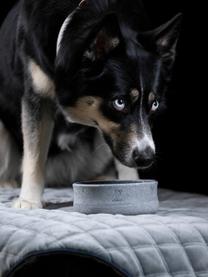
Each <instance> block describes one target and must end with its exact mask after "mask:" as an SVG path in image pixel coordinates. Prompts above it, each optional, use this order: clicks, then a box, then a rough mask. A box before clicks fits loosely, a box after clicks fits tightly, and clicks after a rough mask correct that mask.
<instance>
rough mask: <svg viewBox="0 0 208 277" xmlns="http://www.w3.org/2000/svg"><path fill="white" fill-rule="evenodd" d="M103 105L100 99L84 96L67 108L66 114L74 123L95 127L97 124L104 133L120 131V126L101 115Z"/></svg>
mask: <svg viewBox="0 0 208 277" xmlns="http://www.w3.org/2000/svg"><path fill="white" fill-rule="evenodd" d="M101 103H102V99H101V98H100V97H92V96H84V97H81V98H79V99H78V101H77V102H76V103H75V105H74V106H73V107H69V108H67V110H65V114H66V116H67V117H68V119H69V120H70V121H72V122H76V123H80V124H85V125H89V126H94V127H95V126H96V123H97V124H98V125H99V127H100V129H101V130H102V131H103V132H105V133H107V134H110V133H111V132H115V131H116V130H118V129H119V127H120V125H119V124H117V123H115V122H113V121H111V120H109V119H108V118H106V117H105V116H104V115H103V114H102V113H101V110H100V106H101Z"/></svg>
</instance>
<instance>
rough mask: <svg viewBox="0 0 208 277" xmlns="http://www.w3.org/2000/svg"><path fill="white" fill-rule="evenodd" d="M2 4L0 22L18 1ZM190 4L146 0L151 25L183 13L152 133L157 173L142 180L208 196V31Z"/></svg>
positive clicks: (199, 12) (182, 1)
mask: <svg viewBox="0 0 208 277" xmlns="http://www.w3.org/2000/svg"><path fill="white" fill-rule="evenodd" d="M57 1H58V0H57ZM127 1H128V0H127ZM129 1H131V0H129ZM2 2H5V3H4V5H3V3H1V10H0V12H1V17H0V18H1V19H3V17H4V16H5V15H6V13H7V11H8V9H9V8H10V7H11V6H12V4H13V3H14V2H15V0H10V1H8V0H7V1H6V0H2ZM191 2H192V1H188V3H186V2H185V0H180V1H179V0H178V1H177V0H157V1H153V0H144V3H145V6H146V8H147V11H148V13H149V15H150V18H151V19H152V24H153V26H157V25H159V24H161V23H163V22H165V21H167V20H169V19H170V18H171V17H172V16H173V15H175V14H176V13H178V12H182V13H183V15H184V19H183V25H182V32H181V36H180V41H179V45H178V56H177V61H176V64H175V67H174V74H173V81H172V83H171V86H170V89H169V91H168V94H167V107H168V109H167V111H166V112H165V113H164V114H163V115H162V116H161V117H160V118H159V119H158V121H157V124H156V126H155V129H154V134H155V140H156V144H157V149H158V158H157V163H156V165H155V166H154V168H153V169H151V170H149V171H148V172H145V173H142V177H144V178H150V177H151V178H156V179H158V180H159V182H160V185H161V186H163V187H169V188H172V189H177V190H184V191H196V192H203V193H208V185H207V184H206V183H207V182H206V179H205V173H206V169H205V166H206V163H207V162H206V154H205V152H206V147H207V146H206V139H205V132H206V129H207V125H208V124H207V122H206V116H207V115H206V92H205V90H206V87H205V86H203V81H204V83H205V82H206V76H204V77H203V72H204V71H205V72H206V67H207V65H206V62H205V53H206V51H205V50H206V49H205V47H204V44H205V34H206V33H207V30H206V28H205V26H206V25H205V24H204V22H203V16H202V10H203V8H202V7H201V4H200V6H198V4H197V3H191ZM192 5H194V6H192ZM203 28H204V29H203ZM203 31H204V32H203ZM207 78H208V77H207ZM203 104H204V105H203ZM202 106H203V107H202Z"/></svg>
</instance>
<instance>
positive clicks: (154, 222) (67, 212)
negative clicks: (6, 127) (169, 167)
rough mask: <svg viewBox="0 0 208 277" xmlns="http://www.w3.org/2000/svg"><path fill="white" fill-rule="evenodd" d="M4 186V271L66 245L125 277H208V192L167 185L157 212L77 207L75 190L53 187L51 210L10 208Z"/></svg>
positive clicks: (0, 225) (0, 224)
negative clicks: (103, 211)
mask: <svg viewBox="0 0 208 277" xmlns="http://www.w3.org/2000/svg"><path fill="white" fill-rule="evenodd" d="M16 195H18V190H15V189H13V190H11V189H1V190H0V203H1V204H0V276H9V275H7V274H8V272H10V271H11V270H12V269H14V268H15V266H17V265H18V264H19V263H21V262H22V261H24V259H26V257H28V256H30V255H34V256H35V255H36V253H41V251H46V252H48V253H50V252H52V251H54V250H56V251H57V250H60V251H61V250H64V251H66V250H67V251H68V252H71V253H82V255H86V256H88V257H89V256H91V257H96V259H98V260H100V261H103V262H105V263H106V264H109V265H111V266H112V267H114V268H115V269H117V270H118V272H120V274H121V275H122V276H130V277H133V276H135V277H136V276H138V277H140V276H142V277H144V276H145V277H171V276H174V277H192V276H193V277H194V276H198V277H208V197H206V196H202V195H194V194H187V193H175V192H171V191H167V190H161V191H160V193H159V198H160V210H159V212H158V214H156V215H140V216H122V215H114V216H113V215H106V214H99V215H84V214H79V213H75V212H73V209H72V207H71V204H72V201H73V195H72V191H71V190H69V189H59V190H57V189H47V190H46V192H45V201H46V205H47V209H46V210H15V209H11V208H9V206H10V204H11V202H12V200H13V198H15V197H16Z"/></svg>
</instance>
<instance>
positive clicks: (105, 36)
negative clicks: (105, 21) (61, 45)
mask: <svg viewBox="0 0 208 277" xmlns="http://www.w3.org/2000/svg"><path fill="white" fill-rule="evenodd" d="M119 44H120V39H119V35H116V34H111V33H109V32H108V31H107V30H106V29H105V28H103V29H101V30H100V31H99V32H98V34H97V35H96V38H95V39H94V40H93V42H92V43H91V45H90V47H89V48H88V49H87V50H86V51H85V53H84V57H86V58H88V59H90V60H91V61H96V60H102V59H103V58H104V57H105V56H107V55H108V54H109V53H110V52H111V51H112V50H113V49H115V48H116V47H117V46H118V45H119Z"/></svg>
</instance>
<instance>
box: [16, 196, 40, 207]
mask: <svg viewBox="0 0 208 277" xmlns="http://www.w3.org/2000/svg"><path fill="white" fill-rule="evenodd" d="M12 206H13V208H16V209H42V208H43V204H42V203H41V202H30V201H28V200H25V199H22V198H18V199H16V200H15V201H14V203H13V205H12Z"/></svg>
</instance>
